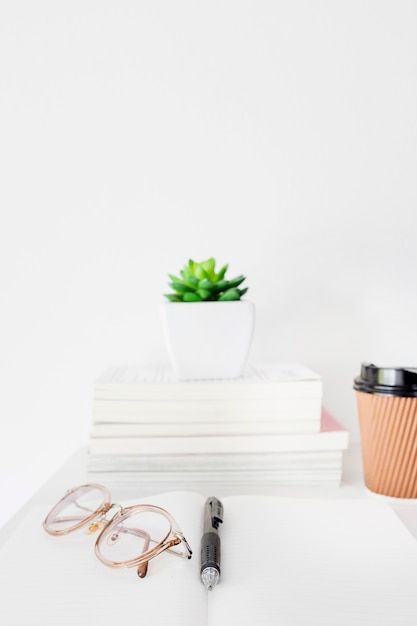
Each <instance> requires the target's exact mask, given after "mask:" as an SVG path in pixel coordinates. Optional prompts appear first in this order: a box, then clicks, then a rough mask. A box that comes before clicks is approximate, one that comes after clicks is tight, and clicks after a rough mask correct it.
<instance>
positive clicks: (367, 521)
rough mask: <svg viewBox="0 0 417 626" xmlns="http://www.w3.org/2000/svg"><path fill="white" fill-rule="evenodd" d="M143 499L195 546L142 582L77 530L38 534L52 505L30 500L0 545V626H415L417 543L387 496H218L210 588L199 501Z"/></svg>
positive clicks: (165, 557)
mask: <svg viewBox="0 0 417 626" xmlns="http://www.w3.org/2000/svg"><path fill="white" fill-rule="evenodd" d="M62 495H63V494H61V493H57V494H56V501H57V500H58V499H59V498H60V497H61V496H62ZM219 495H221V494H219ZM116 501H118V500H117V499H116ZM147 502H148V503H150V504H155V505H157V506H161V507H163V508H165V509H166V510H168V511H169V512H170V513H171V515H173V516H174V518H175V519H176V520H177V522H178V523H179V525H180V527H181V529H182V531H183V532H184V535H185V536H186V538H187V540H188V542H189V544H190V545H191V548H192V550H193V556H192V558H191V560H186V559H180V558H176V557H174V556H172V555H170V554H169V553H167V552H165V553H163V554H162V555H160V556H158V557H156V558H155V559H153V560H152V561H151V562H150V564H149V569H148V573H147V576H146V578H144V579H142V580H141V579H139V578H138V576H137V574H136V571H135V569H134V568H133V569H123V570H112V569H110V568H107V567H106V566H105V565H103V564H102V563H100V562H99V561H98V559H97V558H96V557H95V555H94V547H93V546H94V539H93V538H92V537H88V536H86V534H85V533H84V532H83V531H80V532H79V533H75V534H72V535H68V536H65V537H53V536H51V535H48V534H46V533H45V532H44V530H43V528H42V520H43V518H44V517H45V515H46V514H47V512H48V510H49V508H50V506H52V505H53V504H55V502H50V505H48V506H46V505H45V506H42V507H36V508H35V509H33V510H32V512H31V513H30V514H29V515H28V516H27V517H26V518H24V520H23V521H22V523H21V524H20V526H18V527H17V528H16V530H15V532H14V534H13V535H12V536H11V537H10V539H9V540H8V541H7V542H6V544H5V545H3V546H2V548H1V549H0V561H1V564H2V566H1V568H0V587H1V589H2V590H3V591H4V592H3V594H2V601H1V611H2V616H3V621H4V623H5V624H7V626H38V625H39V626H40V625H42V626H56V625H57V624H59V625H60V626H74V624H100V626H114V624H134V623H137V622H138V621H139V622H140V623H143V624H170V625H171V626H231V625H233V626H235V625H239V626H254V625H255V624H256V626H277V625H283V626H284V625H289V624H291V625H292V626H306V625H308V626H352V625H354V626H394V625H395V626H415V624H416V615H417V594H416V581H417V542H416V541H415V539H414V537H413V536H412V535H411V533H410V532H409V531H408V529H406V527H405V526H404V525H403V523H402V522H401V521H400V520H399V519H398V518H397V517H396V515H395V513H394V512H393V511H392V510H391V509H390V508H389V506H388V505H387V504H386V503H385V502H382V501H380V500H376V499H372V498H370V499H363V500H359V499H346V500H341V499H340V500H338V499H333V500H316V499H313V498H311V499H298V498H279V497H261V496H257V497H256V496H232V497H224V498H222V502H223V506H224V519H223V524H222V525H221V527H220V537H221V542H222V543H221V547H222V552H221V568H222V572H221V578H220V582H219V584H218V585H217V586H216V588H215V589H214V590H213V591H210V592H208V591H207V590H206V589H205V587H204V586H203V584H202V583H201V580H200V559H199V553H200V538H201V535H202V527H203V510H204V502H205V498H204V497H201V496H200V495H197V494H195V493H183V492H181V493H179V492H171V493H167V494H160V495H157V496H154V497H147ZM135 503H137V502H133V501H130V502H122V503H121V504H122V505H127V504H135Z"/></svg>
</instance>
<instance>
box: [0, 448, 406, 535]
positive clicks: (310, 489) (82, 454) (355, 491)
mask: <svg viewBox="0 0 417 626" xmlns="http://www.w3.org/2000/svg"><path fill="white" fill-rule="evenodd" d="M86 482H94V481H93V480H91V477H89V476H88V474H87V450H86V449H85V448H82V449H80V450H78V451H77V452H75V454H74V455H73V456H72V457H71V458H70V459H69V461H68V462H67V463H65V464H64V465H63V466H62V467H61V468H60V469H59V470H58V471H57V472H56V473H55V474H54V475H53V476H51V478H50V479H49V480H48V481H47V482H46V483H45V484H44V485H43V487H42V488H41V489H39V491H38V492H37V493H36V494H35V495H34V496H33V497H32V498H30V499H29V500H28V501H27V502H26V504H25V505H24V506H23V507H21V509H20V510H19V511H18V512H17V513H16V514H15V515H13V516H12V517H11V518H10V520H8V521H7V522H6V524H5V525H4V526H3V527H2V528H0V546H1V545H2V544H3V543H4V542H5V541H6V540H7V539H8V538H9V536H10V535H11V534H12V533H13V531H14V529H15V528H16V525H17V523H18V522H19V521H20V520H21V519H22V518H23V516H24V515H25V514H26V513H27V512H28V511H29V510H30V509H31V507H32V506H37V505H41V506H43V505H45V515H46V514H47V513H48V511H49V509H50V508H51V507H52V506H53V505H54V504H55V503H56V502H57V501H58V500H59V499H60V498H61V497H62V496H63V495H64V493H65V491H66V490H67V489H68V488H70V487H75V486H77V485H82V484H85V483H86ZM106 486H107V487H108V488H109V490H110V493H111V495H112V499H113V501H114V502H120V503H121V504H123V500H127V499H130V500H131V499H137V502H138V503H140V502H143V501H144V498H145V497H146V496H147V495H151V494H155V493H158V492H159V493H162V492H164V491H172V490H174V489H173V487H172V486H170V487H168V486H166V487H164V485H161V486H160V487H159V488H158V487H156V486H154V485H153V486H151V487H150V486H146V485H144V484H141V483H140V481H138V483H137V484H136V485H129V486H126V485H118V484H116V483H115V484H108V485H106ZM184 489H187V487H186V486H182V490H184ZM175 490H177V489H175ZM188 490H190V491H199V492H200V493H202V495H205V496H209V495H216V496H218V497H222V496H227V495H233V494H236V495H242V494H248V495H249V494H252V493H253V494H255V493H256V494H263V495H265V494H266V495H277V496H279V495H281V496H286V497H300V498H383V499H384V500H386V501H387V502H388V504H389V505H390V506H391V507H392V508H393V510H394V511H395V512H396V514H397V515H398V517H399V518H400V519H401V520H402V521H403V523H404V524H405V525H406V527H407V528H408V529H409V530H410V532H411V533H412V535H413V536H414V537H415V538H416V539H417V500H416V499H413V500H402V499H398V498H386V497H384V496H378V495H375V494H372V493H370V492H369V491H368V490H367V489H366V488H365V486H364V482H363V475H362V462H361V455H360V446H359V444H351V445H350V447H349V449H348V450H346V451H345V452H344V462H343V477H342V483H341V485H340V487H339V486H322V485H314V486H310V485H309V486H287V485H282V486H274V487H261V486H260V487H259V488H253V487H251V488H250V489H248V488H245V487H237V488H236V487H225V486H224V485H222V486H219V487H216V485H212V486H211V487H210V488H208V487H207V486H204V488H202V489H198V488H196V486H195V485H193V486H192V487H191V488H188Z"/></svg>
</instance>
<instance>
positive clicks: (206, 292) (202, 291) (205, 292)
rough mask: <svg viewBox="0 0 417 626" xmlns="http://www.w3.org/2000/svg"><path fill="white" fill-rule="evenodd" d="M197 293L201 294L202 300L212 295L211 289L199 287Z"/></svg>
mask: <svg viewBox="0 0 417 626" xmlns="http://www.w3.org/2000/svg"><path fill="white" fill-rule="evenodd" d="M196 294H197V295H199V296H200V298H201V299H202V300H208V299H209V298H210V296H211V291H209V290H208V289H197V291H196Z"/></svg>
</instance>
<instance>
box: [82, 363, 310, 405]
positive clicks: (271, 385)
mask: <svg viewBox="0 0 417 626" xmlns="http://www.w3.org/2000/svg"><path fill="white" fill-rule="evenodd" d="M321 396H322V380H321V377H320V376H319V375H318V374H316V373H315V372H313V371H312V370H310V369H309V368H307V367H305V366H303V365H299V364H292V363H290V364H280V363H263V364H259V365H249V366H248V367H247V368H246V370H245V372H244V374H243V375H242V376H241V377H240V378H235V379H222V380H197V381H179V380H177V379H176V377H175V375H174V373H173V372H172V370H171V369H170V368H168V367H153V368H151V367H147V368H145V367H134V366H127V367H117V366H113V367H109V368H108V369H107V370H106V371H105V372H104V373H103V374H102V375H101V376H100V377H99V378H98V379H97V380H96V382H95V385H94V398H95V399H97V400H99V399H103V400H115V399H117V400H120V399H124V400H138V399H139V400H143V401H145V400H147V399H148V400H162V399H164V400H165V401H168V400H169V401H171V400H181V401H182V402H186V401H188V400H193V399H194V400H201V399H207V400H208V399H213V398H217V399H234V400H236V401H239V400H240V399H243V398H244V399H248V398H253V399H257V398H258V399H263V398H265V397H269V398H297V397H298V398H299V397H307V398H309V397H313V398H316V397H321Z"/></svg>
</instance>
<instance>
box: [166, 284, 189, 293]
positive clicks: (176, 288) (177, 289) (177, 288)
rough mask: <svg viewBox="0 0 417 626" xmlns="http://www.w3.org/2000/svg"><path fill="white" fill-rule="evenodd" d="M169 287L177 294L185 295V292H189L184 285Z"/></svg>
mask: <svg viewBox="0 0 417 626" xmlns="http://www.w3.org/2000/svg"><path fill="white" fill-rule="evenodd" d="M169 286H170V287H171V288H172V289H173V290H174V291H177V292H178V293H185V292H186V291H190V288H189V287H187V285H184V283H169Z"/></svg>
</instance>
